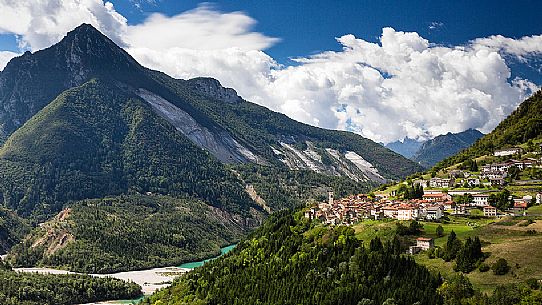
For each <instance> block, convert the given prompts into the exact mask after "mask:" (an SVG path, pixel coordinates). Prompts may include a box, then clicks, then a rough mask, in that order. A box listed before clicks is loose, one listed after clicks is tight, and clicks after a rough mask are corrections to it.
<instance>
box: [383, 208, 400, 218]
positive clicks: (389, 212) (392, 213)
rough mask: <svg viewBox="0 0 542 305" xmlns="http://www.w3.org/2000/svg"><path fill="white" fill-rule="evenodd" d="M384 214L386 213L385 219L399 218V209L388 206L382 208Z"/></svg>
mask: <svg viewBox="0 0 542 305" xmlns="http://www.w3.org/2000/svg"><path fill="white" fill-rule="evenodd" d="M382 212H383V213H384V217H386V218H393V219H395V218H397V208H396V207H392V206H387V207H383V208H382Z"/></svg>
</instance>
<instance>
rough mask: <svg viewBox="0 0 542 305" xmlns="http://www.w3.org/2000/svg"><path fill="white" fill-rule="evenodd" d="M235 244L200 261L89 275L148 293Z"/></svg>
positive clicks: (20, 269) (54, 272) (138, 300)
mask: <svg viewBox="0 0 542 305" xmlns="http://www.w3.org/2000/svg"><path fill="white" fill-rule="evenodd" d="M235 246H236V245H235V244H234V245H230V246H227V247H223V248H221V249H220V255H219V256H216V257H213V258H209V259H206V260H202V261H198V262H190V263H184V264H182V265H180V266H172V267H163V268H154V269H148V270H137V271H126V272H117V273H110V274H90V275H92V276H96V277H112V278H117V279H121V280H125V281H132V282H134V283H136V284H138V285H140V286H141V288H142V292H143V294H145V295H150V294H152V293H153V292H155V291H156V290H158V289H161V288H164V287H167V286H169V285H171V282H172V280H173V279H174V278H175V277H177V276H179V275H181V274H183V273H186V272H188V271H190V270H192V269H194V268H196V267H200V266H203V264H205V263H206V262H208V261H210V260H213V259H215V258H218V257H221V256H222V255H224V254H226V253H228V252H230V251H231V250H233V249H234V248H235ZM14 270H15V271H17V272H38V273H48V274H73V273H75V272H70V271H65V270H58V269H50V268H14ZM142 299H143V298H139V299H134V300H119V301H107V302H100V303H89V304H84V305H91V304H137V303H139V302H141V300H142Z"/></svg>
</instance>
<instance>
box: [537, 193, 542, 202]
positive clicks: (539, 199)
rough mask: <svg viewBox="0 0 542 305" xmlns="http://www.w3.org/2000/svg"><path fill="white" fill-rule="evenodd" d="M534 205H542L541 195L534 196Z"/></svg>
mask: <svg viewBox="0 0 542 305" xmlns="http://www.w3.org/2000/svg"><path fill="white" fill-rule="evenodd" d="M536 204H542V193H538V194H536Z"/></svg>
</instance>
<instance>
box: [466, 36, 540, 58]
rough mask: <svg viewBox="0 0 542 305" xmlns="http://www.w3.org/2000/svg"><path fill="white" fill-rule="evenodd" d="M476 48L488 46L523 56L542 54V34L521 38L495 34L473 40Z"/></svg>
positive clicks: (488, 47)
mask: <svg viewBox="0 0 542 305" xmlns="http://www.w3.org/2000/svg"><path fill="white" fill-rule="evenodd" d="M471 43H472V45H473V46H474V47H475V48H487V49H490V50H494V51H499V52H504V53H507V54H511V55H514V56H517V57H519V58H522V57H524V56H530V55H540V54H542V35H533V36H524V37H521V38H519V39H513V38H508V37H504V36H501V35H493V36H489V37H486V38H478V39H475V40H473V41H472V42H471Z"/></svg>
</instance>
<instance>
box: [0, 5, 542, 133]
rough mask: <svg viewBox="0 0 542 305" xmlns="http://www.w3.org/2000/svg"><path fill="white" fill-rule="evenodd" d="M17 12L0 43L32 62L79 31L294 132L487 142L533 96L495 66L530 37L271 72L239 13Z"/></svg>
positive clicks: (249, 22)
mask: <svg viewBox="0 0 542 305" xmlns="http://www.w3.org/2000/svg"><path fill="white" fill-rule="evenodd" d="M26 2H28V1H26ZM26 2H25V1H9V0H0V9H2V10H3V12H4V11H5V12H6V13H3V16H7V18H6V19H2V20H0V32H4V33H14V34H17V35H19V39H20V42H21V45H23V46H28V47H30V48H32V49H33V50H34V49H38V48H42V47H46V46H49V45H50V44H52V43H54V42H56V41H58V40H59V39H60V38H61V37H62V36H63V35H64V34H65V32H67V31H68V30H70V29H71V28H73V27H75V26H77V25H78V24H79V23H81V22H90V23H91V24H93V25H95V26H96V27H97V28H98V29H100V30H101V31H103V32H104V33H105V34H107V35H108V36H110V37H112V38H113V39H114V40H115V41H116V42H117V43H120V44H121V45H123V46H125V47H126V49H127V51H128V52H129V53H130V54H132V55H133V56H134V57H135V58H136V59H137V60H138V61H140V62H141V63H142V64H143V65H145V66H148V67H150V68H153V69H157V70H161V71H164V72H166V73H168V74H170V75H171V76H174V77H178V78H192V77H197V76H209V77H215V78H217V79H218V80H220V81H221V82H222V84H223V85H225V86H228V87H233V88H235V89H236V90H237V91H238V92H239V93H240V95H242V96H243V97H244V98H245V99H247V100H249V101H252V102H255V103H258V104H261V105H264V106H267V107H269V108H270V109H272V110H275V111H280V112H282V113H285V114H286V115H288V116H290V117H292V118H294V119H296V120H299V121H302V122H305V123H308V124H312V125H315V126H320V127H325V128H333V129H341V130H350V131H354V132H357V133H360V134H361V135H363V136H366V137H368V138H371V139H373V140H375V141H379V142H385V143H386V142H391V141H395V140H398V139H403V138H405V137H409V138H414V139H426V138H431V137H434V136H436V135H439V134H443V133H446V132H449V131H452V132H460V131H463V130H465V129H468V128H478V129H480V130H481V131H482V132H489V131H490V130H491V129H493V128H494V127H495V126H496V125H497V124H498V123H499V122H500V121H501V120H502V119H503V118H504V117H505V116H506V115H508V114H509V113H510V112H512V111H513V110H514V109H515V108H516V107H517V105H518V104H519V103H520V102H521V101H522V100H523V99H524V98H525V97H526V96H527V95H528V94H530V93H531V92H532V91H533V90H537V88H538V87H537V86H536V85H535V84H533V83H532V82H530V81H529V80H526V79H521V78H515V79H511V72H510V68H509V66H508V65H507V62H506V56H505V55H506V54H512V55H515V56H523V57H527V56H530V55H532V54H538V53H539V49H540V45H542V44H540V43H539V42H538V39H540V38H539V36H531V37H524V38H521V39H518V40H515V39H511V38H505V37H501V36H491V37H488V38H483V39H477V40H474V41H471V42H469V43H468V44H467V45H463V46H447V47H444V46H438V45H435V44H434V43H431V42H429V41H428V40H426V39H424V38H423V37H421V36H420V35H419V34H418V33H415V32H401V31H396V30H395V29H392V28H384V29H383V30H382V35H381V37H380V39H379V41H378V42H376V43H374V42H369V41H366V40H363V39H360V38H357V37H355V36H353V35H344V36H342V37H339V38H337V42H338V43H339V44H340V45H342V47H343V48H342V50H341V51H329V52H321V53H319V54H316V55H314V56H310V57H304V58H296V59H295V60H296V61H297V65H293V66H282V65H279V64H277V62H276V61H275V60H274V59H273V58H272V57H270V56H269V55H268V54H266V53H265V49H266V48H268V47H270V46H272V45H273V44H275V43H277V42H278V40H277V39H276V38H272V37H268V36H266V35H264V34H261V33H257V32H254V31H253V30H252V28H253V26H254V24H255V22H256V21H255V20H254V19H252V18H251V17H250V16H247V15H246V14H245V13H243V12H220V11H218V10H216V9H215V8H214V7H212V6H209V5H203V6H200V7H198V8H196V9H194V10H191V11H187V12H184V13H181V14H179V15H175V16H165V15H161V14H152V15H150V16H149V17H148V18H147V19H145V20H144V21H143V22H142V23H140V24H138V25H127V22H126V19H125V18H124V17H123V16H121V15H120V14H119V13H118V12H116V11H115V9H114V7H113V5H112V4H110V3H107V2H106V3H104V2H102V1H99V0H71V1H56V2H55V1H53V2H51V1H48V4H47V5H45V4H44V3H45V2H41V1H40V2H38V3H37V4H35V5H34V4H33V5H30V4H26ZM5 8H8V9H7V10H5ZM46 16H53V17H46ZM16 20H20V22H15V21H16ZM157 33H159V35H158V34H157ZM0 62H1V61H0Z"/></svg>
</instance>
